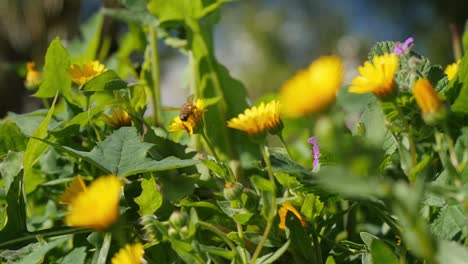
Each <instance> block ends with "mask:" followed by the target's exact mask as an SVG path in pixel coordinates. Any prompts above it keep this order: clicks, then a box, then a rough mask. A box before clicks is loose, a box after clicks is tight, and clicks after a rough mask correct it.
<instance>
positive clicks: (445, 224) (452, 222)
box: [431, 205, 466, 240]
mask: <svg viewBox="0 0 468 264" xmlns="http://www.w3.org/2000/svg"><path fill="white" fill-rule="evenodd" d="M464 228H466V220H465V215H464V212H463V210H462V209H461V208H460V207H459V206H457V205H449V206H446V207H444V208H442V209H441V210H440V213H439V216H438V217H437V219H435V220H434V222H433V223H432V224H431V232H432V233H433V234H434V235H435V236H436V237H438V238H440V239H447V240H450V239H452V238H453V237H454V236H455V235H457V234H458V233H459V232H462V231H463V229H464Z"/></svg>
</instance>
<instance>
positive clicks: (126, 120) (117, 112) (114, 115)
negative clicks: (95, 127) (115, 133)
mask: <svg viewBox="0 0 468 264" xmlns="http://www.w3.org/2000/svg"><path fill="white" fill-rule="evenodd" d="M102 118H103V119H104V122H106V123H107V124H108V125H109V126H110V127H113V128H120V127H124V126H130V125H131V124H132V117H131V116H130V114H128V112H127V111H125V110H124V109H122V108H121V107H114V108H112V111H111V113H110V116H109V115H103V117H102Z"/></svg>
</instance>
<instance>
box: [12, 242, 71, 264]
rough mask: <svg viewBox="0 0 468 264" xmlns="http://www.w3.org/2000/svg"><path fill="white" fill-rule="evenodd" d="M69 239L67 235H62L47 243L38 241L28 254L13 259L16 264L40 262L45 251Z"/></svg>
mask: <svg viewBox="0 0 468 264" xmlns="http://www.w3.org/2000/svg"><path fill="white" fill-rule="evenodd" d="M68 239H70V237H69V236H67V237H62V238H59V239H56V240H51V241H49V242H47V243H39V244H37V245H36V246H35V247H34V249H33V250H32V251H31V253H29V254H28V255H26V256H24V257H22V258H21V259H20V260H18V261H15V263H17V264H35V263H41V262H42V260H43V259H44V257H45V255H46V254H47V252H49V251H50V250H52V249H53V248H55V247H57V246H58V245H60V244H62V243H64V242H65V241H66V240H68Z"/></svg>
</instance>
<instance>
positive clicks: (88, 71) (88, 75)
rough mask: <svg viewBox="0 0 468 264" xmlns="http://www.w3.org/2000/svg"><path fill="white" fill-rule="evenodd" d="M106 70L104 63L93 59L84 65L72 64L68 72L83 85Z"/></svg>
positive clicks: (74, 80) (76, 81)
mask: <svg viewBox="0 0 468 264" xmlns="http://www.w3.org/2000/svg"><path fill="white" fill-rule="evenodd" d="M106 70H107V69H106V67H105V66H104V64H101V63H100V62H99V61H91V62H88V63H84V64H82V65H78V64H72V65H71V66H70V68H68V73H69V74H70V75H71V79H72V81H73V82H75V83H77V84H79V85H83V84H85V83H87V82H88V81H90V80H91V79H93V78H94V77H96V76H98V75H99V74H101V73H103V72H105V71H106Z"/></svg>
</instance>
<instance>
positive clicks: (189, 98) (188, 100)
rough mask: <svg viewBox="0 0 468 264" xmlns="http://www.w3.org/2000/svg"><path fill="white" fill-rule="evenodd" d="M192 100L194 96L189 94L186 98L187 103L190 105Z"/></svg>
mask: <svg viewBox="0 0 468 264" xmlns="http://www.w3.org/2000/svg"><path fill="white" fill-rule="evenodd" d="M194 98H195V95H194V94H191V95H190V96H189V97H187V103H192V102H193V99H194Z"/></svg>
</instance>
